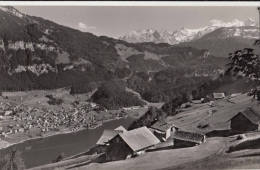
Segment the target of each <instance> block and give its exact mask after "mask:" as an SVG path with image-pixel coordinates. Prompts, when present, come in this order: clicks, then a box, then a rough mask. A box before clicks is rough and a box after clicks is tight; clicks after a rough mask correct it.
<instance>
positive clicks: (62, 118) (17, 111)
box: [0, 102, 98, 137]
mask: <svg viewBox="0 0 260 170" xmlns="http://www.w3.org/2000/svg"><path fill="white" fill-rule="evenodd" d="M97 107H98V106H96V105H95V106H93V104H91V103H88V102H86V103H80V104H78V105H75V106H72V107H71V108H67V109H64V108H61V109H59V110H51V109H50V110H48V109H44V108H32V107H28V106H25V105H17V106H13V105H12V104H8V103H2V104H1V103H0V121H1V119H2V121H4V122H7V121H8V122H9V123H8V124H6V123H5V124H2V125H1V124H0V135H1V136H2V137H6V136H7V135H9V134H16V133H19V132H27V131H30V130H31V129H33V128H37V129H40V131H41V133H45V132H48V131H57V130H59V129H60V128H69V129H70V130H72V131H73V130H78V129H79V128H80V127H83V126H84V127H87V128H88V127H91V126H92V124H93V125H94V124H95V121H96V120H95V119H96V114H95V113H96V112H95V111H93V110H95V109H97Z"/></svg>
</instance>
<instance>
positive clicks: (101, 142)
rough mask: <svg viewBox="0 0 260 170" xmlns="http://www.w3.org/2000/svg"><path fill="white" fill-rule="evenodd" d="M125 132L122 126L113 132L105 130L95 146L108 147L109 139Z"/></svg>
mask: <svg viewBox="0 0 260 170" xmlns="http://www.w3.org/2000/svg"><path fill="white" fill-rule="evenodd" d="M126 131H127V130H126V129H125V128H124V127H123V126H119V127H117V128H116V129H114V130H108V129H105V130H104V131H103V133H102V135H101V137H100V138H99V140H98V141H97V143H96V144H97V145H109V143H108V142H109V141H110V140H111V139H113V138H114V137H115V136H116V135H117V134H119V133H124V132H126Z"/></svg>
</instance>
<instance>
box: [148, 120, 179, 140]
mask: <svg viewBox="0 0 260 170" xmlns="http://www.w3.org/2000/svg"><path fill="white" fill-rule="evenodd" d="M150 129H151V131H152V132H153V133H154V135H155V136H156V137H157V138H159V139H160V140H161V141H166V140H167V139H168V138H169V137H171V134H172V133H174V132H175V131H176V127H175V126H174V125H173V124H169V123H166V122H164V121H157V122H155V123H154V124H153V125H152V126H151V127H150Z"/></svg>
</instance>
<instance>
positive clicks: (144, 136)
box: [106, 126, 160, 161]
mask: <svg viewBox="0 0 260 170" xmlns="http://www.w3.org/2000/svg"><path fill="white" fill-rule="evenodd" d="M158 143H160V140H159V139H158V138H157V137H156V136H154V134H153V133H152V132H151V131H150V130H149V129H148V128H147V127H145V126H144V127H141V128H137V129H134V130H131V131H127V132H124V133H119V134H118V135H116V137H114V138H113V139H112V140H110V142H109V147H108V149H107V152H106V160H107V161H114V160H121V159H126V158H131V157H133V156H137V155H140V154H143V153H144V152H145V151H146V150H147V149H149V148H150V147H153V146H154V145H156V144H158Z"/></svg>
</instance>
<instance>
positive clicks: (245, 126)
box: [230, 113, 258, 132]
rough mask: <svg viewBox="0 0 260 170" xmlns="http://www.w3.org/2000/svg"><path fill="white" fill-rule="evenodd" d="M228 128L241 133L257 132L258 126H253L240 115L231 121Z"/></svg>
mask: <svg viewBox="0 0 260 170" xmlns="http://www.w3.org/2000/svg"><path fill="white" fill-rule="evenodd" d="M230 127H231V129H232V130H234V131H241V132H246V131H255V130H258V125H255V124H253V123H252V122H251V121H249V120H248V119H247V118H246V117H245V116H244V115H243V114H241V113H239V114H237V115H236V116H235V117H233V118H232V119H231V124H230Z"/></svg>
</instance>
